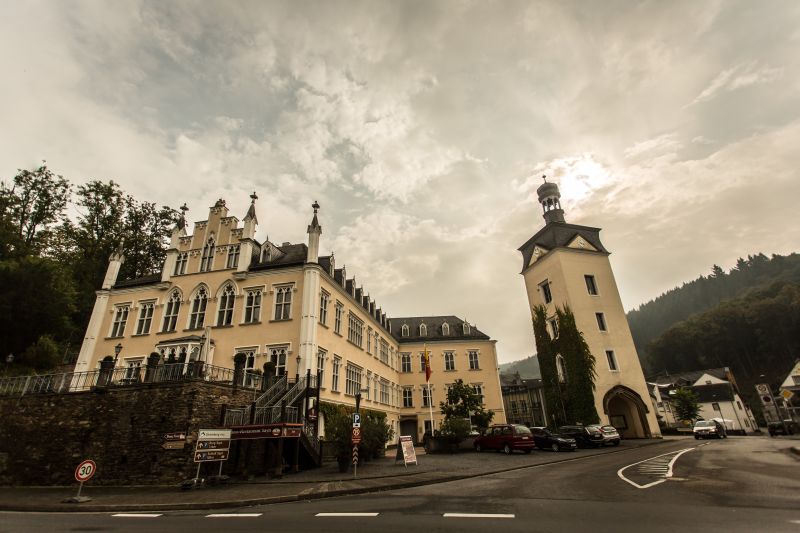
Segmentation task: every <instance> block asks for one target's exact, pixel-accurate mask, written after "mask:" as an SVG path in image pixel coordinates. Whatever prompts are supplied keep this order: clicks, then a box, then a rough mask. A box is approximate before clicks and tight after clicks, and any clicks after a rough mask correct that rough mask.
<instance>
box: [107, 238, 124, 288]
mask: <svg viewBox="0 0 800 533" xmlns="http://www.w3.org/2000/svg"><path fill="white" fill-rule="evenodd" d="M124 262H125V256H124V255H123V254H122V245H120V247H119V248H117V250H116V251H115V252H114V253H113V254H111V257H109V258H108V268H107V269H106V277H105V279H103V286H102V288H103V289H105V290H108V289H110V288H111V287H113V286H114V284H115V283H116V282H117V276H118V275H119V269H120V267H122V263H124Z"/></svg>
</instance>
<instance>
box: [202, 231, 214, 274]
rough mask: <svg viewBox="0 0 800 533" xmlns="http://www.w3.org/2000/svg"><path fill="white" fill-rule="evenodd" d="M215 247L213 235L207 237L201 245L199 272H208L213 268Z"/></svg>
mask: <svg viewBox="0 0 800 533" xmlns="http://www.w3.org/2000/svg"><path fill="white" fill-rule="evenodd" d="M216 249H217V247H216V243H215V242H214V237H209V238H208V241H206V243H205V244H204V245H203V251H202V253H201V256H200V272H210V271H212V270H213V269H214V254H215V252H216Z"/></svg>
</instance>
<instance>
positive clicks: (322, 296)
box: [319, 291, 331, 326]
mask: <svg viewBox="0 0 800 533" xmlns="http://www.w3.org/2000/svg"><path fill="white" fill-rule="evenodd" d="M330 301H331V295H330V294H328V293H327V292H325V291H320V293H319V323H320V324H322V325H323V326H325V325H327V323H328V304H329V303H330Z"/></svg>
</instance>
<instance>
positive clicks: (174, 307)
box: [161, 291, 183, 333]
mask: <svg viewBox="0 0 800 533" xmlns="http://www.w3.org/2000/svg"><path fill="white" fill-rule="evenodd" d="M182 298H183V297H182V296H181V293H180V292H179V291H172V293H171V294H170V295H169V298H167V301H166V302H164V317H163V320H162V323H161V331H162V332H164V333H168V332H171V331H175V330H176V328H177V327H178V315H179V314H180V312H181V305H182V303H183V302H182V301H181V300H182Z"/></svg>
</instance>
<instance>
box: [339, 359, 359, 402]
mask: <svg viewBox="0 0 800 533" xmlns="http://www.w3.org/2000/svg"><path fill="white" fill-rule="evenodd" d="M344 376H345V377H344V393H345V394H346V395H347V396H355V395H356V394H358V393H360V392H361V383H362V381H363V379H364V369H363V368H361V367H360V366H358V365H356V364H354V363H351V362H350V361H347V364H346V365H345V374H344Z"/></svg>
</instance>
